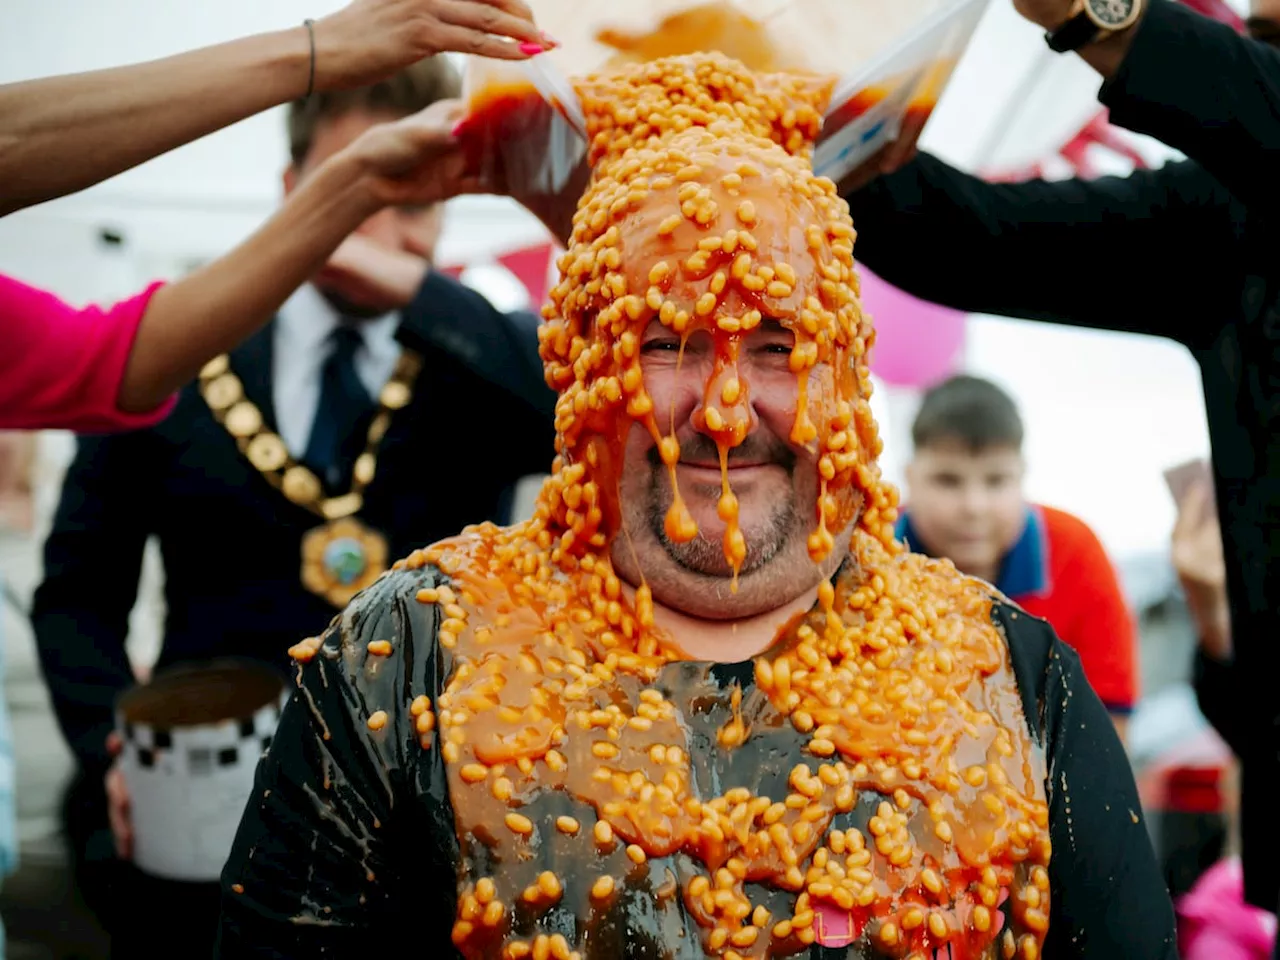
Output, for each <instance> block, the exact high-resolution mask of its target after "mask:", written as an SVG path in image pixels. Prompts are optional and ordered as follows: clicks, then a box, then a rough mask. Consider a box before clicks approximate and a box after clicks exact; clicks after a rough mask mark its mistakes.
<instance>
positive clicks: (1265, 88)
mask: <svg viewBox="0 0 1280 960" xmlns="http://www.w3.org/2000/svg"><path fill="white" fill-rule="evenodd" d="M1150 3H1151V5H1150V7H1149V8H1148V10H1147V12H1146V14H1145V15H1144V17H1143V20H1142V22H1141V23H1140V24H1139V25H1138V27H1137V28H1136V31H1135V33H1134V36H1133V40H1132V45H1131V46H1130V48H1129V51H1128V53H1127V54H1126V55H1125V58H1124V61H1123V62H1122V63H1121V65H1120V69H1119V70H1118V71H1117V72H1116V74H1115V75H1114V76H1113V77H1112V78H1111V79H1110V80H1109V81H1107V82H1106V83H1104V84H1103V86H1102V90H1101V93H1100V95H1099V99H1100V100H1101V101H1102V103H1103V104H1105V105H1106V106H1107V107H1109V108H1110V110H1111V120H1112V122H1113V123H1115V124H1117V125H1119V126H1122V127H1127V128H1128V129H1130V130H1133V131H1135V132H1137V133H1142V134H1147V135H1149V136H1152V137H1155V138H1156V139H1158V140H1161V141H1163V142H1164V143H1166V144H1168V145H1169V146H1171V147H1173V148H1174V149H1175V150H1179V151H1181V152H1182V153H1184V154H1186V155H1187V156H1188V157H1190V158H1191V159H1192V160H1195V161H1196V162H1197V163H1199V164H1200V165H1201V166H1202V167H1204V168H1205V169H1206V170H1208V171H1209V173H1211V174H1213V176H1214V177H1216V178H1217V179H1218V180H1219V181H1221V182H1222V183H1223V184H1224V185H1225V186H1226V187H1227V189H1228V190H1230V191H1231V192H1232V193H1234V194H1235V195H1236V196H1237V197H1238V198H1239V199H1240V200H1241V201H1242V202H1244V203H1245V204H1247V205H1248V206H1250V207H1252V208H1256V209H1257V210H1258V212H1260V213H1262V212H1267V213H1275V212H1276V211H1277V209H1280V183H1277V181H1276V175H1275V172H1276V164H1277V163H1280V51H1277V50H1274V49H1272V48H1271V47H1269V46H1267V45H1266V44H1263V43H1258V42H1257V41H1254V40H1250V39H1248V38H1247V37H1241V36H1239V35H1238V34H1237V33H1236V32H1235V31H1234V30H1232V29H1231V28H1230V27H1229V26H1227V25H1226V24H1223V23H1218V22H1217V21H1214V20H1211V19H1209V18H1208V17H1205V16H1202V15H1201V14H1199V13H1196V12H1195V11H1193V10H1190V9H1188V8H1187V7H1186V6H1184V5H1183V4H1181V3H1175V2H1173V0H1150Z"/></svg>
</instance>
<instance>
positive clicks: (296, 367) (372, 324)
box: [272, 283, 401, 456]
mask: <svg viewBox="0 0 1280 960" xmlns="http://www.w3.org/2000/svg"><path fill="white" fill-rule="evenodd" d="M341 322H342V317H341V316H340V315H339V313H338V311H337V310H335V309H334V308H333V305H332V304H331V303H329V301H328V300H326V299H325V297H324V295H323V294H322V293H320V291H319V290H317V289H316V288H315V287H314V286H312V285H311V284H309V283H308V284H304V285H303V286H301V287H299V288H298V290H297V291H296V292H295V293H294V295H293V296H292V297H290V298H289V299H288V301H286V302H285V304H284V305H283V306H282V307H281V308H280V312H279V315H278V317H277V320H276V330H275V336H274V343H275V347H274V357H273V359H272V368H273V381H274V382H273V400H274V403H275V409H276V419H277V421H278V423H279V431H280V435H281V436H282V437H283V438H284V441H285V444H286V445H287V446H288V448H289V450H290V452H292V453H293V454H294V456H300V455H301V453H302V450H303V449H304V448H305V447H306V443H307V438H308V437H309V436H310V433H311V426H312V423H313V421H314V419H315V409H316V404H317V403H318V402H319V397H320V371H321V369H322V368H323V367H324V363H325V360H326V359H328V356H329V348H328V339H329V335H330V334H331V333H333V331H334V330H335V329H336V328H337V326H338V324H340V323H341ZM399 327H400V316H399V314H398V313H388V314H386V315H384V316H381V317H377V318H375V319H373V320H365V321H362V322H360V323H358V324H356V325H355V329H357V330H358V331H359V332H360V335H361V338H362V340H363V341H364V349H362V350H359V351H358V352H357V353H356V356H355V365H356V373H357V374H358V375H359V377H360V379H361V381H362V382H363V383H364V385H365V387H366V388H367V389H368V390H369V394H370V396H372V397H374V398H377V396H378V394H379V393H380V392H381V390H382V388H383V386H384V385H385V384H386V382H387V380H388V379H390V377H391V374H392V372H393V371H394V370H395V366H396V363H397V361H398V360H399V359H400V353H401V347H400V343H399V341H397V340H396V331H397V330H398V329H399Z"/></svg>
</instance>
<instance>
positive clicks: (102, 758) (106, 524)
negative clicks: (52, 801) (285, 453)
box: [31, 430, 161, 770]
mask: <svg viewBox="0 0 1280 960" xmlns="http://www.w3.org/2000/svg"><path fill="white" fill-rule="evenodd" d="M160 444H161V440H160V438H159V437H158V436H157V435H156V434H155V433H154V432H153V431H151V430H143V431H138V432H135V433H126V434H118V435H115V436H108V437H84V438H81V439H80V441H79V445H78V448H77V452H76V456H75V459H74V460H73V461H72V463H71V466H70V467H69V468H68V470H67V475H66V479H65V480H64V482H63V486H62V499H61V500H60V501H59V503H58V510H57V513H56V514H55V516H54V520H53V527H52V529H51V531H50V533H49V537H48V539H47V540H46V541H45V545H44V580H43V582H42V583H41V584H40V586H39V587H38V588H37V590H36V593H35V597H34V600H33V603H32V612H31V620H32V627H33V629H34V632H35V639H36V647H37V649H38V652H39V655H40V665H41V668H42V669H43V671H44V678H45V683H46V684H48V687H49V694H50V697H51V699H52V701H53V708H54V712H55V713H56V715H57V717H58V724H59V726H60V727H61V728H62V734H63V736H64V737H65V738H66V740H67V744H68V745H69V746H70V747H71V750H72V752H73V753H74V754H75V756H76V758H77V759H78V760H79V761H80V763H81V764H82V765H83V766H85V767H86V768H95V767H96V768H101V769H103V770H105V769H106V767H107V766H108V764H109V762H110V760H109V757H108V755H107V750H106V738H107V735H108V734H109V733H110V732H111V730H112V729H113V728H114V726H115V721H114V711H115V700H116V697H117V696H118V695H119V694H120V693H121V692H122V691H124V690H125V689H127V688H128V687H130V686H132V685H133V683H134V682H135V680H134V674H133V667H132V665H131V664H130V662H129V655H128V652H127V650H126V648H125V640H126V638H127V637H128V634H129V614H130V612H131V611H132V610H133V604H134V601H135V600H136V599H137V595H138V578H139V576H140V575H141V573H142V556H143V551H144V549H145V547H146V542H147V537H148V535H149V534H150V533H151V531H152V526H153V525H152V523H151V519H150V518H151V505H152V504H154V503H155V502H156V496H155V493H154V484H155V480H156V476H157V471H158V469H159V466H158V463H157V460H158V457H159V456H160V453H159V450H160Z"/></svg>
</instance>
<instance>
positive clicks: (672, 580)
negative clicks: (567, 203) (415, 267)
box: [543, 125, 885, 617]
mask: <svg viewBox="0 0 1280 960" xmlns="http://www.w3.org/2000/svg"><path fill="white" fill-rule="evenodd" d="M725 126H727V125H725ZM731 129H733V134H734V135H732V136H729V135H726V130H724V129H715V128H714V126H713V128H708V129H701V128H693V129H690V130H688V131H685V132H682V133H679V134H676V135H674V136H672V137H671V138H670V139H669V140H667V141H664V142H662V143H660V144H657V145H655V146H654V147H652V148H649V147H646V148H633V149H631V150H629V151H627V152H626V153H624V154H623V156H622V157H621V158H619V159H618V160H616V161H609V160H605V161H604V162H603V163H602V166H601V167H600V168H599V170H598V171H597V174H596V178H595V180H594V182H593V184H592V187H591V189H590V191H589V192H588V195H587V197H585V198H584V203H583V205H582V206H581V207H580V212H579V219H578V227H577V230H576V231H575V234H574V243H573V244H572V246H571V247H570V250H569V251H568V253H567V254H566V255H565V257H564V259H563V260H562V264H561V265H562V268H563V270H564V278H563V280H562V282H561V283H560V284H559V285H558V286H557V288H556V290H555V291H554V292H553V294H552V301H553V305H552V307H551V308H549V310H548V311H547V312H548V323H547V325H546V327H545V329H544V331H543V350H544V358H545V359H546V360H547V362H548V374H549V378H550V380H551V382H552V383H553V384H556V385H561V384H563V389H562V397H561V403H560V413H561V417H560V420H559V423H558V426H559V427H560V434H561V444H560V448H559V449H560V453H561V457H562V466H566V465H571V464H575V463H576V464H578V465H580V468H581V471H582V478H583V479H582V480H581V481H578V482H579V483H583V484H586V486H585V487H584V494H586V493H588V492H589V493H590V495H591V496H592V498H593V502H594V504H595V505H596V506H597V507H598V508H599V514H600V518H599V525H598V526H597V527H596V528H594V529H591V530H589V531H583V532H588V533H590V535H595V534H597V533H599V534H602V535H603V537H602V539H603V540H604V541H605V542H610V541H611V542H612V545H613V551H612V554H613V560H614V563H615V564H616V565H617V567H618V569H619V570H620V572H622V573H623V574H624V575H625V576H626V578H627V579H628V580H631V581H632V582H635V583H639V582H641V581H644V582H646V583H648V584H649V586H650V587H651V588H652V589H653V591H654V595H655V597H656V598H657V599H659V600H660V601H661V602H663V603H665V604H667V605H669V606H672V607H674V608H675V609H680V610H683V611H685V612H688V613H694V614H697V615H702V616H715V617H724V616H747V615H750V614H752V613H756V612H761V611H762V610H767V609H770V607H769V606H768V605H765V606H763V607H762V606H760V604H762V603H765V602H766V598H767V600H768V601H769V602H771V603H772V604H773V605H776V604H777V603H778V598H779V597H780V596H785V597H787V598H788V599H789V598H791V597H794V596H799V595H801V594H803V593H804V592H805V591H807V590H809V589H811V588H812V586H813V585H814V583H816V582H817V580H819V579H821V578H822V577H823V576H824V575H826V574H829V572H830V570H831V569H832V568H833V567H834V565H835V564H837V563H838V562H839V560H840V559H841V557H842V556H843V555H844V552H845V546H846V545H847V530H848V527H849V525H850V523H851V522H852V520H853V519H854V517H855V516H856V515H857V512H858V510H859V508H860V507H861V506H862V504H863V503H864V502H868V494H869V493H870V502H871V503H873V504H877V503H878V502H879V501H881V500H882V499H883V498H884V496H885V494H884V493H883V492H881V490H880V485H879V482H878V475H877V474H876V472H875V470H874V466H875V456H876V454H877V453H878V452H879V440H878V439H877V437H876V433H875V425H874V422H873V421H872V419H871V414H870V407H869V405H868V404H867V397H868V396H869V394H870V384H869V379H868V376H869V375H868V371H867V368H866V363H865V358H866V351H867V346H868V343H869V341H870V338H871V331H870V327H869V325H868V324H867V323H866V322H865V321H864V319H863V317H862V315H861V312H860V310H859V307H858V302H857V295H856V289H855V286H854V284H855V283H856V277H855V275H854V273H853V257H852V247H853V235H854V234H853V227H852V224H851V223H850V221H849V216H848V209H847V206H846V205H845V204H844V202H843V201H841V200H840V199H839V197H838V196H837V195H836V192H835V187H834V185H833V184H831V183H830V181H826V180H823V179H821V178H818V177H815V176H814V175H813V172H812V168H811V167H810V165H809V163H808V160H807V157H805V156H792V155H790V154H788V153H787V152H786V151H785V150H783V149H782V148H781V147H779V146H778V145H777V144H776V143H774V142H772V141H770V140H768V139H765V138H763V137H754V136H752V135H750V134H748V133H746V132H744V130H743V129H742V128H741V127H737V128H731ZM574 498H575V499H580V498H579V497H578V496H577V495H576V494H575V495H574ZM578 512H579V514H580V513H581V511H578ZM883 516H884V515H883V514H882V513H881V511H880V510H879V509H878V508H877V509H874V510H873V511H871V512H869V515H868V519H869V520H870V521H871V522H872V524H873V527H875V528H878V527H879V525H880V524H881V522H882V520H883ZM620 532H623V533H625V536H617V534H619V533H620ZM882 532H883V531H880V530H879V529H877V533H882ZM837 535H841V536H839V538H838V542H839V544H840V546H839V547H838V548H837ZM576 536H577V533H576V532H575V538H576ZM615 538H616V539H615ZM708 578H711V579H712V580H713V581H716V580H724V581H727V582H726V583H725V587H726V588H727V589H723V590H719V589H717V590H714V591H712V592H708V591H706V590H701V591H699V590H697V589H691V587H692V586H695V585H696V584H697V583H698V582H699V581H702V582H703V583H704V585H705V581H706V580H707V579H708ZM753 578H754V579H753ZM740 579H741V583H740ZM766 583H767V585H768V588H767V590H766V588H765V585H766ZM740 587H745V589H744V590H742V592H741V593H740V592H739V588H740ZM708 602H710V604H711V605H710V606H708Z"/></svg>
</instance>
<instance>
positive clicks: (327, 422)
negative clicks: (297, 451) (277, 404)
mask: <svg viewBox="0 0 1280 960" xmlns="http://www.w3.org/2000/svg"><path fill="white" fill-rule="evenodd" d="M329 341H330V343H331V344H332V352H331V353H330V354H329V358H328V359H327V360H326V361H325V364H324V369H323V371H321V374H320V403H319V405H318V406H317V407H316V419H315V423H314V424H312V427H311V439H310V440H308V441H307V452H306V453H305V454H303V458H302V459H303V462H304V463H306V465H307V466H309V467H310V468H311V469H312V470H314V471H315V472H316V473H317V474H318V475H319V476H320V478H321V479H322V480H323V481H324V483H325V485H326V486H328V487H329V488H331V489H336V488H337V487H338V485H339V484H340V483H342V481H343V479H344V478H345V477H346V476H347V475H348V474H349V473H350V471H351V469H352V466H353V465H354V463H355V458H356V457H357V456H359V453H360V450H362V449H364V437H360V438H359V442H357V441H356V438H355V436H354V434H355V432H356V430H357V429H358V427H359V426H360V424H361V423H362V422H363V421H364V420H365V419H366V418H367V417H368V416H369V415H370V414H371V413H372V412H373V409H374V402H373V398H372V397H370V396H369V391H368V390H366V389H365V387H364V384H363V383H361V382H360V377H359V375H358V374H357V373H356V363H355V358H356V351H357V350H359V349H360V347H361V346H363V345H364V339H363V337H361V335H360V331H359V330H357V329H356V328H354V327H350V326H339V327H338V328H337V329H336V330H334V331H333V333H332V334H330V336H329Z"/></svg>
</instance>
